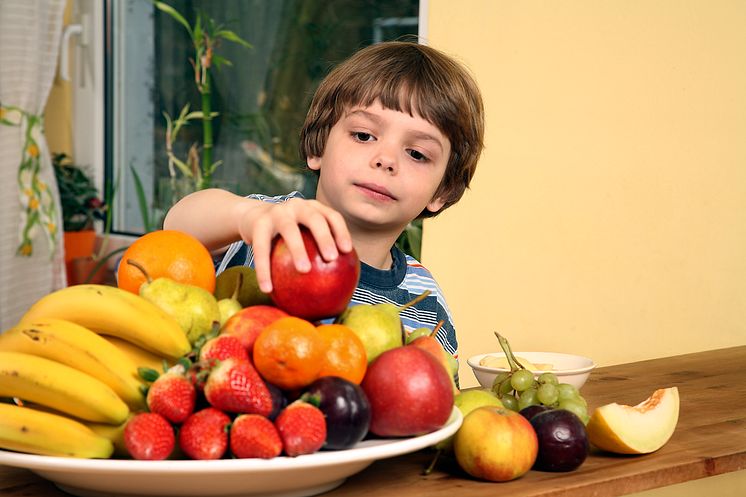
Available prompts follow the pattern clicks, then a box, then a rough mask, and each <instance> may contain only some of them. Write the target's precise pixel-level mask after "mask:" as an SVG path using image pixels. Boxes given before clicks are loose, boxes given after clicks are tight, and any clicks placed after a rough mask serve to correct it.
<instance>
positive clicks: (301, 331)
mask: <svg viewBox="0 0 746 497" xmlns="http://www.w3.org/2000/svg"><path fill="white" fill-rule="evenodd" d="M253 355H254V366H255V367H256V370H257V371H258V372H259V374H260V375H262V377H263V378H264V379H265V380H267V381H268V382H269V383H272V384H273V385H275V386H277V387H279V388H281V389H283V390H294V389H297V388H301V387H305V386H307V385H309V384H310V383H311V382H313V381H314V380H315V379H316V378H318V377H319V371H320V370H321V364H322V362H323V360H324V341H323V340H322V338H321V336H320V335H319V333H318V332H317V331H316V327H315V326H314V325H313V324H312V323H311V322H309V321H306V320H305V319H301V318H298V317H294V316H288V317H284V318H280V319H277V320H275V321H273V322H272V323H270V324H268V325H267V326H266V327H265V328H264V329H263V330H262V332H261V333H260V334H259V336H258V337H257V339H256V342H254V354H253Z"/></svg>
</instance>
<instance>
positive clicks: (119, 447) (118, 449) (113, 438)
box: [82, 413, 134, 458]
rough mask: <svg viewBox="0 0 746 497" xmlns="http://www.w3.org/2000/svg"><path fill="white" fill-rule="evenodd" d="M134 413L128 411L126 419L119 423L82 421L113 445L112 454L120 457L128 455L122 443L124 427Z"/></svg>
mask: <svg viewBox="0 0 746 497" xmlns="http://www.w3.org/2000/svg"><path fill="white" fill-rule="evenodd" d="M132 416H134V414H132V413H130V415H129V416H127V419H126V420H124V422H122V423H121V424H118V425H110V424H106V423H92V422H90V421H82V423H83V424H84V425H85V426H86V427H87V428H89V429H90V430H91V431H92V432H93V433H95V434H96V435H98V436H100V437H104V438H106V439H107V440H109V441H110V442H111V443H112V445H114V452H113V454H112V455H113V456H115V457H120V458H128V457H130V454H129V451H128V450H127V446H126V445H125V443H124V429H125V428H126V427H127V423H128V422H129V420H130V419H132Z"/></svg>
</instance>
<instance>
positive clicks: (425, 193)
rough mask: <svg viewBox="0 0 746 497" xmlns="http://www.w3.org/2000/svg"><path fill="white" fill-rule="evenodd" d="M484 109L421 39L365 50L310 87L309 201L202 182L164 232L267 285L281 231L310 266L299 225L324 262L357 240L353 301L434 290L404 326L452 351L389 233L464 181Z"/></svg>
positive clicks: (437, 302) (407, 314)
mask: <svg viewBox="0 0 746 497" xmlns="http://www.w3.org/2000/svg"><path fill="white" fill-rule="evenodd" d="M483 136H484V109H483V105H482V100H481V96H480V93H479V90H478V88H477V86H476V84H475V82H474V81H473V79H472V78H471V77H470V76H469V74H468V73H467V72H466V71H465V70H464V68H463V67H461V66H460V65H459V64H458V63H457V62H455V61H454V60H453V59H451V58H449V57H448V56H446V55H444V54H443V53H441V52H439V51H437V50H435V49H433V48H430V47H427V46H424V45H419V44H416V43H409V42H386V43H379V44H376V45H372V46H369V47H367V48H364V49H362V50H360V51H359V52H357V53H356V54H354V55H353V56H352V57H350V58H349V59H348V60H346V61H345V62H343V63H342V64H341V65H339V66H337V67H336V68H335V69H334V70H332V72H331V73H330V74H329V75H328V76H327V77H326V78H325V79H324V81H323V82H322V83H321V85H320V86H319V88H318V90H317V91H316V94H315V95H314V98H313V101H312V103H311V107H310V109H309V112H308V114H307V116H306V121H305V123H304V125H303V128H302V130H301V140H300V153H301V157H302V159H303V160H305V161H307V164H308V167H309V168H310V169H312V170H313V171H315V172H316V173H317V174H318V186H317V190H316V199H315V200H306V199H303V198H302V197H301V196H300V195H299V194H298V193H297V192H293V193H292V194H290V195H287V196H281V197H265V196H262V195H250V196H248V197H240V196H237V195H234V194H232V193H229V192H226V191H222V190H215V189H213V190H203V191H199V192H196V193H193V194H191V195H189V196H188V197H186V198H184V199H183V200H181V201H180V202H179V203H177V204H176V205H175V206H174V207H173V208H172V209H171V210H170V211H169V212H168V215H167V217H166V219H165V221H164V229H178V230H182V231H186V232H188V233H191V234H193V235H194V236H196V237H197V238H198V239H200V240H201V241H202V242H203V243H204V244H205V245H206V246H207V247H208V249H210V250H212V251H213V253H214V254H223V257H222V260H221V261H219V263H218V265H217V272H218V273H220V272H222V271H223V270H225V269H226V268H227V267H230V266H234V265H252V264H253V266H254V267H255V269H256V275H257V280H258V282H259V286H260V288H261V289H262V290H263V291H264V292H269V291H271V289H272V281H271V275H270V272H269V254H270V248H271V242H272V238H273V237H274V236H275V235H280V236H282V237H283V238H284V239H285V241H286V243H287V245H288V247H289V249H290V251H291V253H292V254H293V258H294V260H295V264H296V267H297V269H298V270H299V271H307V270H308V269H309V261H308V256H307V254H306V252H305V250H304V247H303V242H302V241H301V235H300V229H299V225H304V226H306V227H307V228H308V229H309V230H310V231H311V232H312V233H313V236H314V237H315V239H316V242H317V244H318V246H319V250H320V252H321V253H322V256H323V257H324V258H325V259H326V260H333V259H334V258H336V257H337V255H338V253H339V251H342V252H349V251H350V250H351V249H352V247H353V246H354V247H355V250H356V251H357V253H358V256H359V258H360V261H361V275H360V282H359V284H358V288H357V289H356V291H355V294H354V295H353V298H352V303H353V304H360V303H367V304H375V303H381V302H391V303H394V304H397V305H401V304H404V303H405V302H408V301H410V300H411V299H412V298H414V297H415V296H417V295H419V294H421V293H422V292H424V291H425V290H430V291H431V294H430V296H429V297H428V298H427V299H425V300H423V301H422V302H420V303H419V304H418V305H417V306H415V307H411V308H409V309H406V310H405V311H404V312H403V313H402V315H401V318H402V322H403V324H404V327H405V329H406V330H407V331H408V332H410V331H412V330H413V329H414V328H418V327H428V328H430V329H432V328H434V327H435V325H436V324H437V323H438V321H440V320H443V321H444V325H443V326H442V327H441V329H440V330H439V331H438V333H437V335H436V338H437V339H438V341H439V342H440V343H441V344H442V345H443V347H444V348H445V350H447V351H448V352H450V353H451V354H453V355H454V356H455V355H456V352H457V347H458V344H457V340H456V333H455V329H454V326H453V323H452V320H451V316H450V312H449V311H448V307H447V305H446V302H445V299H444V297H443V295H442V292H441V290H440V288H439V287H438V285H437V283H436V282H435V280H434V279H433V278H432V275H431V274H430V272H429V271H428V270H427V269H425V268H424V267H423V266H422V265H421V264H420V263H419V262H417V261H416V260H415V259H414V258H412V257H410V256H405V254H404V253H403V252H401V251H400V250H399V249H398V248H397V247H396V246H395V242H396V240H397V238H398V237H399V235H400V234H401V233H402V231H403V230H404V229H405V228H406V226H407V224H408V223H409V222H410V221H412V220H413V219H417V218H425V217H431V216H435V215H437V214H438V213H439V212H441V211H443V209H446V208H447V207H449V206H451V205H453V204H454V203H456V202H457V201H458V200H459V199H460V198H461V196H462V195H463V193H464V190H465V189H466V188H467V187H468V186H469V182H470V181H471V178H472V177H473V175H474V171H475V168H476V164H477V161H478V159H479V155H480V153H481V151H482V147H483Z"/></svg>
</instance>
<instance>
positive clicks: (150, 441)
mask: <svg viewBox="0 0 746 497" xmlns="http://www.w3.org/2000/svg"><path fill="white" fill-rule="evenodd" d="M175 444H176V437H175V436H174V429H173V427H172V426H171V423H169V422H168V421H167V420H166V418H164V417H163V416H161V415H160V414H156V413H154V412H141V413H139V414H135V415H134V416H133V417H132V418H131V419H130V420H129V421H127V424H126V425H125V427H124V446H125V447H126V448H127V452H129V454H130V455H131V456H132V457H133V458H134V459H142V460H150V461H156V460H161V459H166V458H167V457H168V456H169V455H171V452H173V450H174V445H175Z"/></svg>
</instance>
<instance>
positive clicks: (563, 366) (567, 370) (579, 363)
mask: <svg viewBox="0 0 746 497" xmlns="http://www.w3.org/2000/svg"><path fill="white" fill-rule="evenodd" d="M513 355H514V356H516V357H518V358H524V359H526V360H528V361H530V362H532V363H533V364H551V365H552V369H551V370H546V369H542V370H534V371H533V373H534V374H535V375H536V376H538V375H540V374H541V373H545V372H547V371H548V372H551V373H554V374H555V375H557V379H558V380H559V382H560V383H569V384H570V385H574V386H575V388H578V389H580V387H582V386H583V385H584V384H585V381H586V380H587V379H588V376H589V375H590V374H591V370H592V369H593V368H595V367H596V364H595V363H594V362H593V360H591V359H589V358H588V357H583V356H579V355H573V354H561V353H557V352H513ZM485 356H495V357H498V358H504V357H505V353H504V352H489V353H487V354H478V355H475V356H471V357H469V359H467V360H466V362H467V363H468V364H469V366H471V370H472V371H473V372H474V376H475V377H476V378H477V381H479V384H480V385H482V387H484V388H492V382H493V381H494V380H495V376H497V375H498V373H502V372H504V371H510V368H501V367H497V368H495V367H488V366H480V365H479V361H481V360H482V358H484V357H485ZM519 360H520V359H519Z"/></svg>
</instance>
